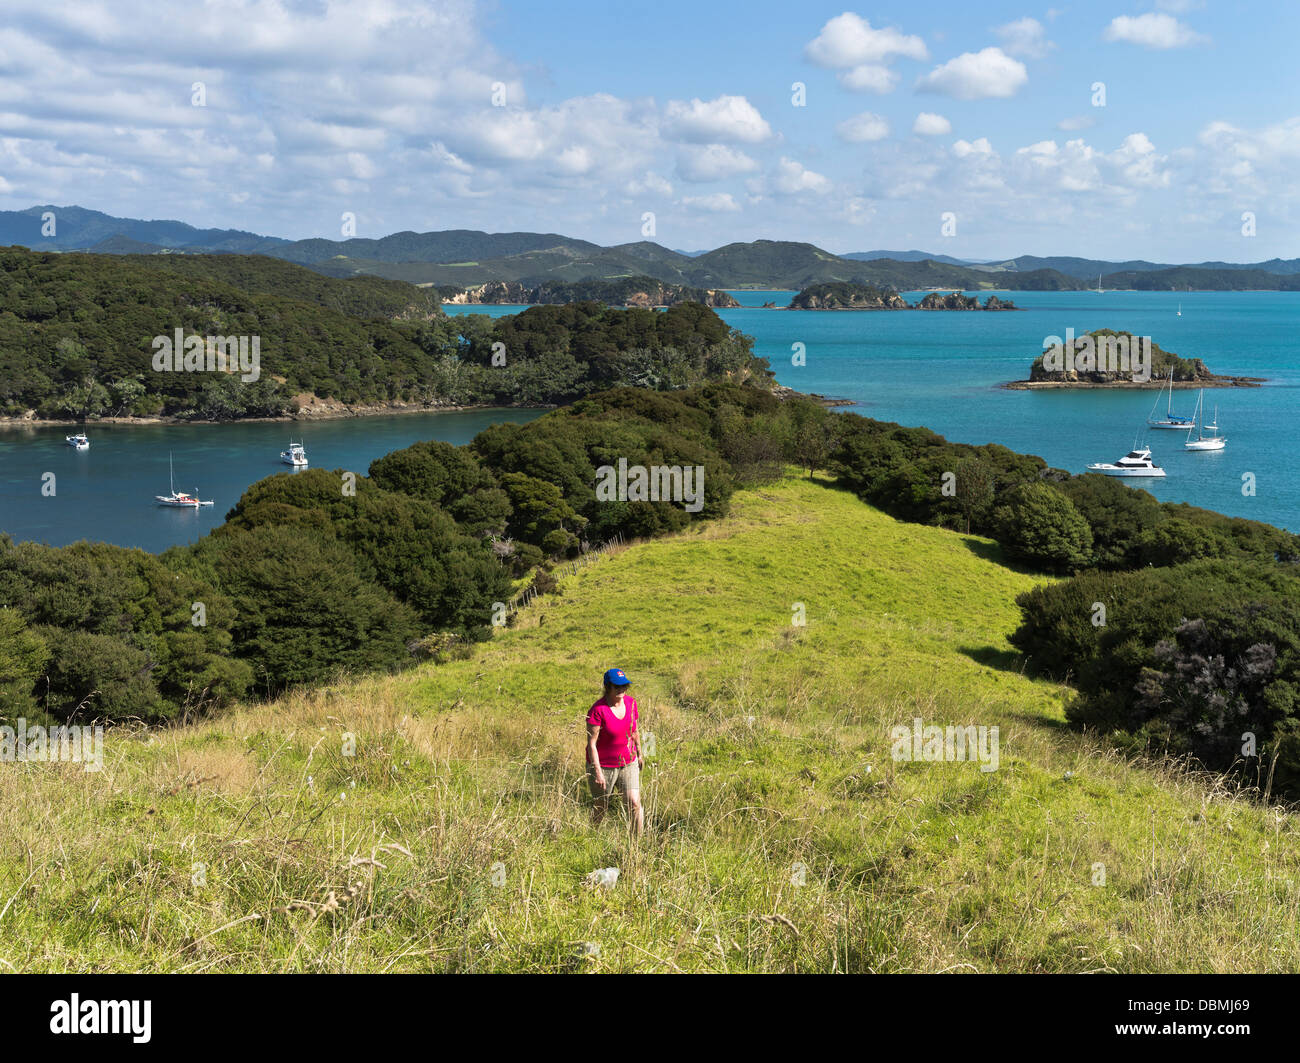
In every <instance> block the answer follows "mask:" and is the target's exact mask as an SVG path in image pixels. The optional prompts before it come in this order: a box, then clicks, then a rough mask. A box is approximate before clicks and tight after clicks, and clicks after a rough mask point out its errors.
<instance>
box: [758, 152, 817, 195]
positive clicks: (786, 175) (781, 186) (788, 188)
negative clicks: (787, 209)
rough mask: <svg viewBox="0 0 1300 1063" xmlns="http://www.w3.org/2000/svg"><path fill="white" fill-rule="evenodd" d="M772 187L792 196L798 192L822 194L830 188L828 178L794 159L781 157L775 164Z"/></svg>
mask: <svg viewBox="0 0 1300 1063" xmlns="http://www.w3.org/2000/svg"><path fill="white" fill-rule="evenodd" d="M772 184H773V187H774V188H775V189H776V190H777V191H778V192H780V193H782V194H783V195H787V196H793V195H798V194H799V193H800V192H813V193H816V194H817V195H823V194H825V193H827V192H829V191H830V190H831V182H830V179H829V178H826V177H823V176H822V175H821V174H819V173H813V171H812V170H807V169H804V167H803V166H802V165H801V164H800V163H798V162H796V161H795V160H794V159H789V158H785V157H784V156H783V157H782V158H781V161H780V162H779V163H778V164H777V168H776V174H775V176H774V177H773V179H772Z"/></svg>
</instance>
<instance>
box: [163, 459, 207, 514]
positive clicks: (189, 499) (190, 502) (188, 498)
mask: <svg viewBox="0 0 1300 1063" xmlns="http://www.w3.org/2000/svg"><path fill="white" fill-rule="evenodd" d="M167 467H168V470H169V479H170V481H171V482H170V486H171V489H172V493H171V494H169V495H154V498H156V499H157V500H158V505H160V506H179V507H181V508H188V509H198V508H199V506H210V505H212V503H211V502H201V501H200V500H199V499H198V498H196V497H195V495H187V494H186V493H185V492H184V491H177V490H176V482H175V481H176V477H175V471H174V469H173V468H172V458H171V455H170V454H168V455H167ZM194 491H195V494H197V493H198V488H197V487H196V488H195V489H194Z"/></svg>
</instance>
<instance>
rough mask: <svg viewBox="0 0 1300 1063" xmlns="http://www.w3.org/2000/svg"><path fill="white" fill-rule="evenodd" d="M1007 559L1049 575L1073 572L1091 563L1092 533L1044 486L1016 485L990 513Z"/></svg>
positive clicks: (1059, 496) (1075, 512)
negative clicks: (1044, 571) (1022, 562)
mask: <svg viewBox="0 0 1300 1063" xmlns="http://www.w3.org/2000/svg"><path fill="white" fill-rule="evenodd" d="M993 524H994V527H995V528H996V529H997V532H998V540H999V541H1000V542H1001V543H1002V548H1003V549H1004V550H1005V551H1006V553H1007V556H1009V557H1012V558H1015V559H1016V560H1019V561H1026V562H1028V563H1029V564H1031V565H1033V566H1035V567H1036V568H1042V569H1046V570H1047V571H1049V572H1072V571H1074V570H1075V569H1078V568H1082V567H1083V566H1084V565H1086V564H1087V563H1088V562H1089V561H1090V560H1091V559H1092V545H1093V544H1092V529H1091V528H1089V527H1088V522H1087V521H1086V520H1085V519H1084V518H1083V515H1082V514H1080V512H1079V511H1078V510H1077V509H1075V508H1074V503H1072V502H1071V501H1070V500H1069V499H1068V498H1066V497H1065V496H1064V495H1063V494H1061V493H1060V492H1059V491H1054V490H1052V488H1050V487H1048V486H1047V484H1045V483H1023V484H1017V485H1016V486H1015V487H1013V488H1012V489H1011V490H1010V491H1008V492H1007V494H1006V500H1005V501H1004V502H1003V503H1002V505H1000V506H999V507H998V508H997V510H996V511H995V512H994V513H993Z"/></svg>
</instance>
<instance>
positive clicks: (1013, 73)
mask: <svg viewBox="0 0 1300 1063" xmlns="http://www.w3.org/2000/svg"><path fill="white" fill-rule="evenodd" d="M1028 80H1029V73H1028V71H1026V70H1025V64H1024V63H1022V62H1020V60H1018V59H1013V58H1011V56H1009V55H1007V54H1006V52H1004V51H1003V50H1002V49H1001V48H992V47H990V48H984V49H982V50H981V51H978V52H965V53H963V54H962V55H959V56H957V57H956V58H955V59H949V60H948V62H946V63H943V64H942V65H940V66H937V67H935V68H934V69H933V70H931V71H930V73H928V74H926V75H925V77H923V78H921V80H920V81H918V82H917V85H916V87H917V90H918V91H919V92H937V93H941V94H943V95H945V96H952V97H954V98H955V99H958V100H981V99H991V98H998V97H1002V98H1005V97H1007V96H1014V95H1015V94H1016V93H1017V92H1018V91H1019V90H1020V89H1021V88H1023V87H1024V85H1025V83H1026V82H1027V81H1028Z"/></svg>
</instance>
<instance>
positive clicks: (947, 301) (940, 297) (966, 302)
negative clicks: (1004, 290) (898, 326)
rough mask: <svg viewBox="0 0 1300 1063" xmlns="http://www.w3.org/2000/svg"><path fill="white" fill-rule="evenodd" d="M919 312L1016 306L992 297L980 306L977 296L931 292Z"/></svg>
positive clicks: (1006, 308)
mask: <svg viewBox="0 0 1300 1063" xmlns="http://www.w3.org/2000/svg"><path fill="white" fill-rule="evenodd" d="M916 309H918V310H1015V309H1016V304H1015V303H1013V302H1012V301H1011V300H1010V299H999V298H998V297H997V296H996V295H990V296H989V297H988V298H987V299H985V300H984V303H983V305H981V304H980V300H979V296H977V295H962V294H961V292H930V294H929V295H927V296H925V298H923V299H922V300H921V301H920V302H919V303H917V304H916Z"/></svg>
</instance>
